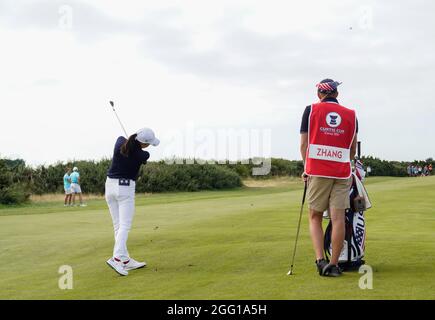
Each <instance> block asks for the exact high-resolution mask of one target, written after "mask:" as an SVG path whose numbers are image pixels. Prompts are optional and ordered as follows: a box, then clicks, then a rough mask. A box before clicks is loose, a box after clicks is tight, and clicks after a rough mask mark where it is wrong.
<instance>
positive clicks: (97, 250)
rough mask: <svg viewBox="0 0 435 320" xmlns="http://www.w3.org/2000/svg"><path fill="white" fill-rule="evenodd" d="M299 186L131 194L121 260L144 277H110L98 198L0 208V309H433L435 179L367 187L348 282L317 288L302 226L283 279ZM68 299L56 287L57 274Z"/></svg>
mask: <svg viewBox="0 0 435 320" xmlns="http://www.w3.org/2000/svg"><path fill="white" fill-rule="evenodd" d="M301 189H302V184H301V183H300V182H296V181H289V182H288V183H287V184H285V185H282V184H280V185H279V186H276V187H263V188H244V189H240V190H236V191H220V192H200V193H179V194H159V195H152V196H138V198H137V210H136V216H135V222H134V225H133V229H132V231H131V233H130V239H129V249H130V254H131V255H132V256H133V257H134V258H136V259H138V260H140V259H145V260H146V261H147V262H148V267H147V268H145V269H141V270H136V271H132V272H130V275H129V276H128V277H120V276H118V275H117V274H115V272H114V271H112V270H111V269H109V268H108V267H107V266H106V264H105V260H106V259H107V258H109V257H110V256H111V252H112V247H113V235H112V225H111V220H110V217H109V213H108V211H107V208H106V205H105V203H104V201H103V200H92V201H90V202H89V203H88V204H89V206H88V207H87V208H63V206H62V204H59V203H53V202H52V203H37V204H34V205H33V206H24V207H19V208H6V207H1V208H0V248H1V250H0V261H2V263H1V264H0V298H1V299H393V298H398V299H416V298H418V299H434V298H435V209H434V208H435V177H430V178H369V179H368V182H367V189H368V191H369V193H370V196H371V200H372V202H373V204H374V208H373V209H370V210H369V211H368V212H367V213H366V219H367V228H368V234H367V243H366V246H367V249H366V261H367V263H368V264H369V265H370V266H372V268H373V270H374V278H373V286H374V288H373V290H361V289H359V287H358V280H359V278H360V276H361V275H360V274H358V273H357V272H354V273H346V274H345V275H344V276H343V277H341V278H338V279H330V278H321V277H319V276H318V275H317V274H316V272H315V267H314V263H313V261H314V257H313V251H312V248H311V242H310V239H309V235H308V225H307V219H306V213H307V211H306V210H305V217H304V219H303V225H302V229H301V237H300V241H299V248H298V254H297V258H296V266H295V270H294V272H295V274H294V275H293V276H290V277H289V276H287V275H286V273H287V271H288V269H289V265H290V258H291V253H292V250H293V244H294V238H295V233H296V227H297V219H298V214H299V206H300V201H301V196H302V190H301ZM62 265H70V266H72V268H73V270H74V289H73V290H60V289H59V288H58V279H59V277H60V275H59V274H58V268H59V267H60V266H62Z"/></svg>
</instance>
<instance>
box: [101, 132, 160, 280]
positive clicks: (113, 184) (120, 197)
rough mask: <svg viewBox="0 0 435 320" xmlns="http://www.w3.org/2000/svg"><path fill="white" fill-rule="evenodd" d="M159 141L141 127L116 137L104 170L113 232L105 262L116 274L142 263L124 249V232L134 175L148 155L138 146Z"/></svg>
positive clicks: (129, 218) (127, 226)
mask: <svg viewBox="0 0 435 320" xmlns="http://www.w3.org/2000/svg"><path fill="white" fill-rule="evenodd" d="M159 143H160V141H159V139H157V138H156V137H155V135H154V132H153V131H152V130H151V129H148V128H143V129H141V130H139V131H138V132H137V133H135V134H133V135H132V136H130V137H129V138H128V140H127V139H126V138H124V137H119V138H118V140H116V144H115V150H114V152H113V159H112V165H111V166H110V169H109V171H108V172H107V180H106V201H107V204H108V206H109V210H110V214H111V216H112V221H113V228H114V231H115V247H114V249H113V257H112V258H110V259H109V260H107V264H108V265H109V266H110V267H111V268H113V269H114V270H115V271H116V272H117V273H119V274H120V275H123V276H126V275H128V271H129V270H134V269H139V268H143V267H145V266H146V263H145V262H138V261H136V260H134V259H132V258H130V256H129V254H128V251H127V239H128V232H129V231H130V228H131V223H132V221H133V216H134V197H135V187H136V178H137V176H138V173H139V169H140V166H141V165H142V164H145V163H146V162H147V160H148V158H149V157H150V154H149V153H148V152H147V151H144V150H142V149H145V148H147V147H148V146H149V145H152V146H157V145H159Z"/></svg>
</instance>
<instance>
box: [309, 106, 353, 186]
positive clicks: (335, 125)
mask: <svg viewBox="0 0 435 320" xmlns="http://www.w3.org/2000/svg"><path fill="white" fill-rule="evenodd" d="M355 130H356V116H355V111H353V110H350V109H347V108H345V107H343V106H341V105H339V104H338V103H335V102H320V103H315V104H313V105H312V106H311V113H310V121H309V126H308V143H309V145H308V149H307V153H306V161H305V173H306V174H308V175H310V176H317V177H326V178H336V179H347V178H349V177H350V176H351V173H352V168H351V164H350V148H351V146H352V141H353V139H354V137H355Z"/></svg>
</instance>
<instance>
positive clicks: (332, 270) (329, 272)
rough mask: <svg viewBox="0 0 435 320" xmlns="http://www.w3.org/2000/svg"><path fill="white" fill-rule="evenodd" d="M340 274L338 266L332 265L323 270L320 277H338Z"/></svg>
mask: <svg viewBox="0 0 435 320" xmlns="http://www.w3.org/2000/svg"><path fill="white" fill-rule="evenodd" d="M342 274H343V273H342V272H341V269H340V268H339V267H338V266H336V265H333V264H328V265H327V266H325V267H324V268H323V272H322V274H321V275H322V276H325V277H339V276H341V275H342Z"/></svg>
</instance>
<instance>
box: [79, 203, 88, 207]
mask: <svg viewBox="0 0 435 320" xmlns="http://www.w3.org/2000/svg"><path fill="white" fill-rule="evenodd" d="M87 206H88V205H87V204H86V203H82V204H81V205H80V207H87Z"/></svg>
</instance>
